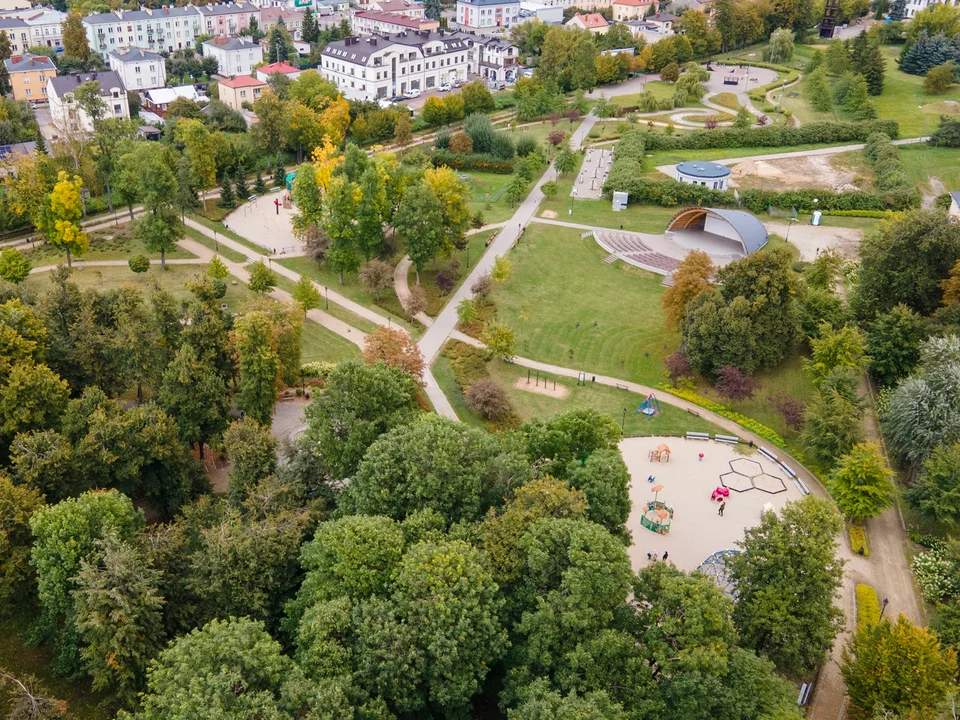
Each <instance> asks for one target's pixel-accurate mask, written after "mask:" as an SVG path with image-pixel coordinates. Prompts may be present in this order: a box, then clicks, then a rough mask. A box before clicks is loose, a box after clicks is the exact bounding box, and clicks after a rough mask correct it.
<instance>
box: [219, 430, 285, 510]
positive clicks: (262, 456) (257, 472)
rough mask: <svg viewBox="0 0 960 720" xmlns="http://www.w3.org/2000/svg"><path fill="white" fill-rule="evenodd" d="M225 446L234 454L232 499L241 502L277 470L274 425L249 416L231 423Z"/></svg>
mask: <svg viewBox="0 0 960 720" xmlns="http://www.w3.org/2000/svg"><path fill="white" fill-rule="evenodd" d="M223 445H224V448H226V451H227V455H228V456H229V457H230V463H231V466H230V486H229V491H230V501H231V502H232V503H233V504H234V505H240V504H242V502H243V501H244V500H245V499H246V496H247V494H248V493H249V492H250V490H251V489H253V488H254V487H255V486H256V485H257V483H259V482H260V481H261V480H263V479H265V478H267V477H269V476H270V475H272V474H273V473H274V472H275V471H276V469H277V443H276V441H275V440H274V439H273V436H272V435H271V434H270V427H269V426H268V425H267V426H264V425H261V424H260V423H259V422H257V421H256V420H255V419H254V418H251V417H245V418H243V419H242V420H241V421H240V422H235V423H233V424H231V425H230V427H229V428H228V429H227V431H226V432H225V433H224V434H223Z"/></svg>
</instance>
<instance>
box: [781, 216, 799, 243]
mask: <svg viewBox="0 0 960 720" xmlns="http://www.w3.org/2000/svg"><path fill="white" fill-rule="evenodd" d="M796 221H797V219H796V218H795V217H792V218H790V223H789V224H788V225H787V236H786V237H785V238H784V242H790V228H792V227H793V224H794V223H795V222H796Z"/></svg>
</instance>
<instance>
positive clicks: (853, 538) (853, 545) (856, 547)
mask: <svg viewBox="0 0 960 720" xmlns="http://www.w3.org/2000/svg"><path fill="white" fill-rule="evenodd" d="M847 534H848V536H849V538H850V549H851V550H852V551H853V552H855V553H859V552H860V548H863V556H864V557H870V548H869V547H868V546H867V533H866V531H865V530H864V529H863V526H862V525H847Z"/></svg>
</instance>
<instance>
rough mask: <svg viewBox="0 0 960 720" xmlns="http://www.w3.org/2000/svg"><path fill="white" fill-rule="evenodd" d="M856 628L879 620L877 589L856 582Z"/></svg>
mask: <svg viewBox="0 0 960 720" xmlns="http://www.w3.org/2000/svg"><path fill="white" fill-rule="evenodd" d="M856 593H857V630H861V629H863V628H864V627H867V626H870V625H876V624H877V623H878V622H879V621H880V600H879V599H878V598H877V591H876V590H874V589H873V588H872V587H870V586H869V585H864V584H863V583H857V588H856Z"/></svg>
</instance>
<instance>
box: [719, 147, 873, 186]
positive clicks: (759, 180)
mask: <svg viewBox="0 0 960 720" xmlns="http://www.w3.org/2000/svg"><path fill="white" fill-rule="evenodd" d="M730 180H731V184H733V185H736V186H737V187H741V188H745V189H746V188H764V189H768V190H799V189H802V188H822V187H829V188H831V189H832V190H835V191H837V192H840V191H843V190H857V189H859V186H858V181H859V176H858V172H857V170H856V169H854V168H850V167H847V166H845V165H844V164H843V161H842V160H841V159H840V158H838V157H837V156H832V155H810V156H807V157H793V158H781V159H779V160H744V161H743V162H740V163H737V164H736V165H734V166H732V167H731V168H730Z"/></svg>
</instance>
